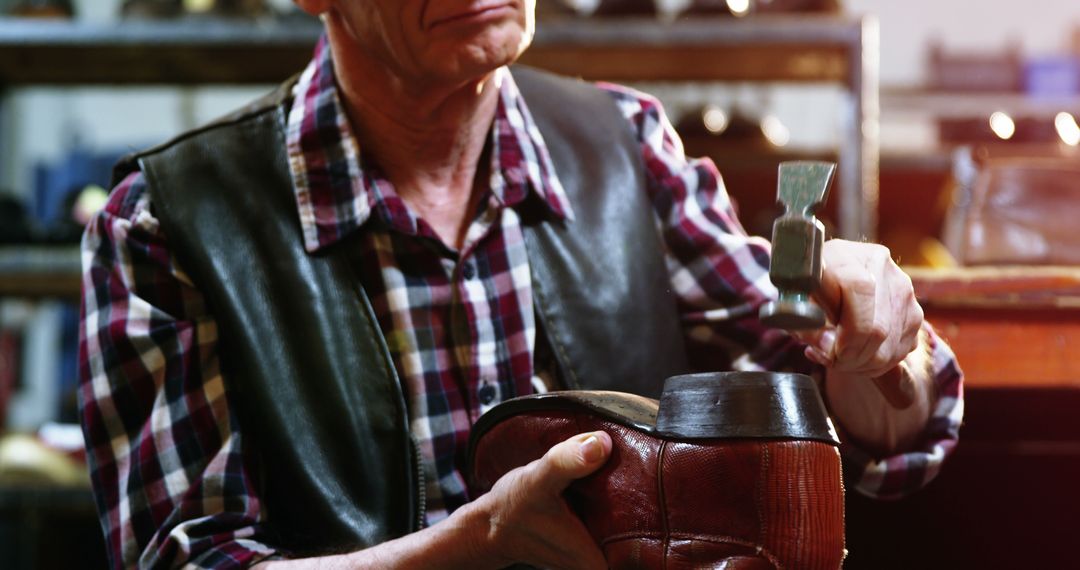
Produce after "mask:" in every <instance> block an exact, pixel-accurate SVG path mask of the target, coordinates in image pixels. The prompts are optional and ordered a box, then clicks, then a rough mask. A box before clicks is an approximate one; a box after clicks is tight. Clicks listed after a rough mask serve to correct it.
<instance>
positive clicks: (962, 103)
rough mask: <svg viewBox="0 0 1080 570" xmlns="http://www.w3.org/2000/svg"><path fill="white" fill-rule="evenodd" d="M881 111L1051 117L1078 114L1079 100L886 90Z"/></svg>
mask: <svg viewBox="0 0 1080 570" xmlns="http://www.w3.org/2000/svg"><path fill="white" fill-rule="evenodd" d="M881 108H882V110H883V111H884V112H886V113H888V114H889V115H894V114H901V113H903V114H919V115H926V116H930V117H934V118H941V119H948V118H970V117H973V116H974V117H978V116H987V117H989V116H990V114H991V113H993V112H995V111H1002V112H1005V113H1008V114H1009V115H1012V116H1013V117H1052V116H1054V115H1055V114H1057V113H1059V112H1061V111H1068V112H1070V113H1073V114H1074V115H1075V114H1078V113H1080V97H1036V96H1032V95H1026V94H1024V93H985V92H942V91H932V90H929V89H924V88H899V87H890V88H887V89H883V90H882V92H881Z"/></svg>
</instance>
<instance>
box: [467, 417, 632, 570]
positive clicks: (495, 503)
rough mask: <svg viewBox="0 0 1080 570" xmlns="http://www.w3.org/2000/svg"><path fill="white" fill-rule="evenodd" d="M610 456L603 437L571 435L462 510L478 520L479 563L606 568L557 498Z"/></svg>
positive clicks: (582, 527)
mask: <svg viewBox="0 0 1080 570" xmlns="http://www.w3.org/2000/svg"><path fill="white" fill-rule="evenodd" d="M610 454H611V438H610V437H609V436H608V435H607V434H606V433H604V432H602V431H598V432H589V433H583V434H579V435H576V436H574V437H572V438H570V439H568V440H566V441H563V442H562V443H559V444H557V445H555V446H554V447H552V448H551V449H550V450H548V452H547V453H546V454H545V455H544V456H543V457H541V458H540V459H537V460H536V461H533V462H532V463H530V464H528V465H525V466H523V467H519V468H517V469H514V470H513V471H510V472H509V473H507V474H506V475H504V476H503V477H502V478H501V479H499V480H498V481H497V482H496V483H495V486H494V487H492V489H491V491H490V492H488V493H487V494H485V495H484V496H482V497H480V498H479V499H477V500H476V501H474V502H473V503H471V504H469V505H467V506H466V507H464V508H463V509H462V510H464V511H466V512H463V513H462V515H463V516H468V517H477V519H476V522H478V523H479V525H480V529H481V532H480V533H479V535H478V536H477V537H476V538H477V539H478V540H479V543H478V544H477V545H476V548H478V550H479V552H480V553H482V554H481V558H486V557H487V556H494V558H492V559H491V561H492V563H494V564H495V567H499V568H501V567H503V566H508V565H510V564H514V563H525V564H530V565H532V566H538V567H541V568H559V569H573V570H577V569H581V570H592V569H601V568H607V564H606V563H605V561H604V556H603V554H602V553H601V552H600V549H599V547H597V545H596V542H595V541H593V539H592V537H591V536H590V535H589V532H588V531H587V530H586V529H585V525H584V524H582V522H581V520H580V519H578V518H577V516H576V515H575V514H574V513H573V511H571V510H570V507H569V506H567V504H566V500H565V499H563V495H562V494H563V491H565V490H566V488H567V487H568V486H569V485H570V483H572V482H573V481H574V480H575V479H580V478H582V477H585V476H586V475H589V474H590V473H592V472H594V471H596V470H597V469H599V468H600V466H602V465H603V464H604V463H605V462H606V461H607V459H608V456H610ZM453 518H454V517H451V518H450V519H448V521H447V522H451V521H452V520H453ZM474 524H475V523H474ZM485 528H486V533H485V532H483V530H484V529H485Z"/></svg>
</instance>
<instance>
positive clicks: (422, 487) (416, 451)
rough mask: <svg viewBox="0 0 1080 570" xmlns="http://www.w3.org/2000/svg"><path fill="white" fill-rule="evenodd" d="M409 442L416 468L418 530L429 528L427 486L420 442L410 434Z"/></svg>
mask: <svg viewBox="0 0 1080 570" xmlns="http://www.w3.org/2000/svg"><path fill="white" fill-rule="evenodd" d="M409 442H410V443H411V444H412V446H411V447H412V452H413V464H414V465H415V466H416V491H417V493H416V507H417V508H416V530H420V529H422V528H424V527H425V526H427V525H426V524H424V518H425V515H426V514H427V488H426V487H427V485H426V483H425V481H424V461H423V457H422V456H421V455H420V442H418V441H416V437H415V436H413V434H411V433H410V434H409Z"/></svg>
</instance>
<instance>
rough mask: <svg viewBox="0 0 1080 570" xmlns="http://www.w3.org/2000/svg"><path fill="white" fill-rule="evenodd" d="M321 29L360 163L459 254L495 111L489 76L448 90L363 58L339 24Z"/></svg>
mask: <svg viewBox="0 0 1080 570" xmlns="http://www.w3.org/2000/svg"><path fill="white" fill-rule="evenodd" d="M325 21H326V28H327V31H328V37H329V40H330V49H331V50H332V53H333V57H334V64H335V74H336V80H337V83H338V88H339V90H340V93H341V94H342V103H343V105H344V106H345V109H346V112H347V113H348V116H349V121H350V123H351V125H352V127H353V130H354V132H355V133H356V136H357V138H358V139H359V144H360V147H361V148H362V149H363V152H364V154H365V156H368V157H372V158H374V159H375V162H376V163H377V164H378V165H379V168H380V169H381V170H382V172H383V174H384V175H385V176H386V177H387V179H389V181H390V182H391V183H392V184H393V185H394V189H395V191H396V192H397V194H398V195H399V196H400V197H401V198H402V199H404V200H405V202H406V203H407V204H409V206H410V208H412V209H413V210H414V212H415V213H417V214H418V215H420V216H421V217H422V218H424V219H425V221H427V222H428V223H429V224H431V225H432V227H433V228H434V229H435V232H436V233H437V234H438V235H439V237H440V238H442V240H443V242H444V243H445V244H446V245H448V246H451V247H453V248H455V249H460V247H461V245H462V243H463V240H464V235H465V233H466V230H467V227H468V221H469V220H468V219H467V216H466V213H467V212H474V211H475V203H474V202H475V201H476V199H477V196H476V195H478V193H477V192H473V187H474V179H475V178H476V176H477V174H478V172H477V166H478V164H479V162H480V159H481V156H482V155H483V152H484V146H485V143H486V141H487V138H488V135H489V132H490V129H491V123H492V121H493V120H494V117H495V111H496V107H497V104H498V86H497V85H496V77H497V74H496V73H495V72H494V71H492V72H488V73H487V74H486V75H483V76H480V77H476V78H473V79H471V80H468V81H465V82H455V83H447V82H440V81H437V80H421V79H418V78H411V77H405V76H403V75H404V74H401V73H396V72H395V70H393V69H390V68H389V67H388V66H386V65H383V64H382V63H381V62H379V61H377V60H376V59H375V58H374V57H372V56H371V55H370V54H367V53H365V52H364V50H363V49H362V48H361V47H359V46H358V45H357V43H356V41H355V40H354V38H353V36H352V34H351V33H350V32H349V30H348V29H347V27H346V25H345V24H344V23H343V22H342V21H341V20H340V18H335V17H333V16H331V17H328V18H326V19H325Z"/></svg>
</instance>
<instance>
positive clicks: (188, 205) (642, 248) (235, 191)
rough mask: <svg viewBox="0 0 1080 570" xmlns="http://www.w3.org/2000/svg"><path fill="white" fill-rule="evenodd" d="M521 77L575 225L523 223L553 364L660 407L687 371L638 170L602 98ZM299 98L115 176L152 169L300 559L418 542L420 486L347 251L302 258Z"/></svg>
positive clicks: (187, 138) (138, 158) (280, 542)
mask: <svg viewBox="0 0 1080 570" xmlns="http://www.w3.org/2000/svg"><path fill="white" fill-rule="evenodd" d="M519 73H520V74H521V78H520V79H519V81H518V82H519V84H520V85H521V88H522V92H523V93H524V94H525V97H526V99H527V100H528V101H529V105H530V109H531V110H532V113H533V115H534V118H535V119H537V122H538V124H539V126H540V130H541V132H542V133H543V135H544V136H545V138H546V140H547V142H548V144H549V147H550V150H551V152H552V155H553V159H554V161H555V167H556V169H557V172H558V177H559V179H560V181H562V183H563V184H564V186H566V188H567V194H568V196H569V198H570V201H571V204H572V207H573V209H574V211H575V213H576V214H577V215H578V218H577V220H576V221H575V222H573V223H568V224H564V225H559V226H558V227H553V226H554V224H552V223H545V220H527V221H526V227H525V234H526V240H527V244H528V247H529V256H530V262H531V264H532V265H533V271H534V276H533V277H534V287H535V291H536V293H537V295H536V305H537V306H536V309H537V313H538V314H539V315H540V316H541V318H540V319H539V320H540V321H541V326H543V327H544V328H545V332H546V333H547V335H548V337H550V338H551V339H552V344H553V345H554V346H553V349H554V350H552V352H553V353H554V354H555V356H556V358H557V360H558V363H559V366H560V368H561V371H562V372H563V375H564V377H565V378H567V379H568V380H569V381H570V382H572V383H573V385H581V386H584V387H597V388H600V387H611V386H615V385H618V386H619V387H620V389H622V390H627V391H642V392H646V393H655V392H658V390H659V385H658V383H655V379H657V378H664V377H665V376H666V375H668V374H669V371H670V373H674V372H677V371H679V369H680V368H681V367H682V366H683V363H684V362H685V356H684V354H683V347H682V344H681V337H680V336H679V335H678V334H675V332H673V331H678V321H677V315H676V312H675V310H674V309H675V305H674V300H673V298H672V296H671V294H670V292H669V291H668V286H667V284H666V283H665V282H664V281H663V278H662V276H663V275H665V274H666V273H665V272H664V271H663V258H662V255H661V251H660V249H659V247H660V246H659V240H658V237H657V235H656V231H655V226H654V224H653V223H652V221H651V219H650V218H649V217H648V216H649V214H648V211H649V210H648V207H647V205H646V204H643V203H642V201H643V199H644V196H645V192H644V191H643V189H642V187H641V186H640V185H641V184H642V180H641V177H640V173H639V172H631V170H633V169H638V170H640V165H639V164H635V163H634V161H633V160H631V158H632V157H633V156H635V154H636V152H637V145H636V142H635V140H634V139H633V138H632V136H631V133H630V131H629V127H628V125H627V123H626V121H625V119H623V118H622V117H621V116H620V115H619V114H618V111H617V110H616V108H615V105H614V104H613V102H612V100H611V98H610V97H609V96H608V95H606V94H604V93H602V92H600V91H599V90H596V89H595V88H592V87H589V86H586V85H585V84H583V83H581V82H577V81H570V80H565V79H557V78H554V77H551V76H547V75H544V74H540V73H538V72H529V71H519V70H516V71H515V75H517V74H519ZM290 89H291V85H290V84H286V85H284V86H283V87H282V88H280V89H279V90H278V91H277V92H276V93H275V94H273V95H271V96H269V97H267V98H265V99H264V100H262V101H260V102H257V103H255V104H253V105H251V106H249V107H248V108H246V109H244V110H242V111H240V112H238V113H236V114H234V115H232V116H230V117H227V118H225V119H223V120H221V121H218V122H216V123H214V124H212V125H209V126H207V127H204V128H202V129H199V130H196V131H193V132H190V133H187V134H185V135H182V136H181V137H179V138H178V139H176V140H174V141H172V142H170V143H167V144H165V145H162V146H160V147H158V148H155V149H151V150H150V151H147V152H144V153H139V154H137V155H134V156H132V157H129V158H128V159H126V160H125V161H124V162H122V163H121V164H120V165H119V166H118V168H117V170H116V172H115V174H114V175H115V177H116V181H119V179H120V178H122V177H123V176H125V175H126V174H127V173H129V172H131V171H132V170H133V169H135V168H136V162H137V163H138V165H139V167H141V168H142V170H143V171H144V173H145V174H146V177H147V181H148V184H149V189H150V193H151V196H152V200H153V203H154V207H155V214H156V215H157V217H158V218H159V219H160V220H161V224H162V227H163V229H164V231H165V234H166V235H167V236H168V237H169V240H170V244H171V246H172V247H173V250H174V252H175V254H176V256H177V257H178V259H179V261H180V264H181V265H182V266H183V267H184V268H185V269H186V270H187V271H188V273H189V275H190V276H191V278H192V280H193V281H194V283H195V284H196V286H197V287H198V288H199V290H200V291H202V292H203V294H204V295H205V297H206V299H207V303H208V304H209V306H210V308H211V311H212V313H213V315H214V317H215V320H216V321H217V323H218V327H219V347H218V349H219V356H220V361H221V366H222V371H223V373H224V377H225V381H226V383H227V385H228V389H229V393H230V395H231V399H230V404H231V405H233V406H234V407H235V409H236V411H237V414H238V417H239V420H240V423H241V430H242V432H243V434H244V438H245V439H244V444H245V450H246V451H247V452H248V454H249V455H248V458H247V460H248V461H250V462H252V464H251V466H250V472H251V473H252V474H253V476H254V477H255V479H256V481H257V483H258V484H259V485H260V497H261V498H262V500H263V502H264V504H265V507H266V509H267V512H268V514H269V517H268V522H267V524H266V525H265V531H266V532H267V533H268V534H271V535H276V536H261V537H260V538H261V539H263V540H265V541H267V542H269V543H271V544H274V545H276V546H278V547H280V548H283V549H285V550H291V551H292V552H294V553H297V554H305V553H314V552H323V551H327V550H341V549H346V548H348V549H354V548H357V547H362V546H367V545H372V544H376V543H379V542H382V541H384V540H387V539H389V538H393V537H396V536H400V535H403V534H406V533H408V532H410V531H413V530H415V529H416V528H417V527H418V525H419V523H420V520H421V518H422V500H421V498H422V491H421V489H422V487H423V481H422V480H421V476H420V474H419V470H418V469H417V461H416V455H415V452H414V446H413V444H412V440H411V437H410V435H409V431H408V418H407V414H406V408H405V402H404V397H403V394H402V390H401V386H400V381H399V380H398V378H397V376H396V374H395V372H394V370H393V366H392V362H391V359H390V357H389V353H388V350H387V348H386V344H385V341H384V339H383V338H382V335H381V332H380V331H379V327H378V325H377V323H376V319H375V317H374V316H373V314H372V311H371V307H370V304H369V302H368V299H367V297H366V295H365V293H364V291H363V289H362V288H361V287H360V280H359V278H358V276H357V275H356V274H355V267H356V265H355V260H354V259H351V257H350V256H351V254H352V253H351V252H355V250H356V248H355V247H352V245H353V244H352V242H351V241H350V240H351V239H353V238H355V236H352V238H348V237H347V238H345V239H344V240H343V241H341V242H339V243H338V244H335V245H334V246H332V247H330V248H327V249H324V250H322V251H320V252H318V253H317V254H315V255H308V254H306V253H305V252H304V249H303V247H302V240H301V234H300V227H299V221H298V219H297V214H296V205H295V201H294V197H293V194H292V184H291V181H290V177H289V171H288V166H287V163H286V157H285V156H284V148H285V145H284V141H283V137H284V126H283V122H284V116H285V109H286V108H287V106H288V99H287V98H288V94H289V92H290ZM534 101H535V102H537V103H536V104H535V105H534V104H533V102H534ZM628 169H629V170H628ZM631 209H633V210H635V211H630V210H631ZM534 260H535V261H534ZM643 347H648V349H649V350H642V348H643ZM654 384H655V385H654Z"/></svg>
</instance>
